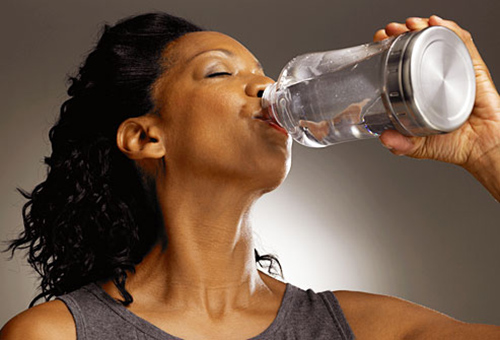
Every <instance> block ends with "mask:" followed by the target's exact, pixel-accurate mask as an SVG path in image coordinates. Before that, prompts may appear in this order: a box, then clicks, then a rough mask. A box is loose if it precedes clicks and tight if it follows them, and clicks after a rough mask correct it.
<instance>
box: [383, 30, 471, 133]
mask: <svg viewBox="0 0 500 340" xmlns="http://www.w3.org/2000/svg"><path fill="white" fill-rule="evenodd" d="M385 77H386V78H385V79H386V88H385V100H386V104H387V106H388V108H389V111H390V115H391V119H392V120H393V121H394V123H395V124H394V125H395V126H396V128H398V130H399V131H400V132H402V133H403V134H406V135H412V136H423V135H429V134H436V133H444V132H450V131H453V130H455V129H457V128H458V127H460V126H461V125H462V124H463V123H464V122H465V121H466V120H467V118H468V117H469V115H470V113H471V111H472V108H473V106H474V99H475V95H476V83H475V74H474V67H473V65H472V60H471V57H470V55H469V52H468V51H467V48H466V46H465V44H464V43H463V42H462V40H461V39H460V38H459V37H458V36H457V35H456V34H455V33H453V32H452V31H451V30H449V29H447V28H444V27H441V26H433V27H429V28H426V29H424V30H422V31H419V32H413V33H407V34H404V35H401V36H399V37H398V38H396V39H395V41H394V42H393V44H392V46H391V48H390V50H389V53H388V55H387V62H386V69H385Z"/></svg>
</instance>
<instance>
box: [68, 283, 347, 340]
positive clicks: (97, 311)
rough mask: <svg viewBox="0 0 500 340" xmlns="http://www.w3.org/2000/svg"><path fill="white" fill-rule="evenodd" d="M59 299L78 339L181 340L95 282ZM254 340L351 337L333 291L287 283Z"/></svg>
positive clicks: (343, 339) (344, 338) (333, 339)
mask: <svg viewBox="0 0 500 340" xmlns="http://www.w3.org/2000/svg"><path fill="white" fill-rule="evenodd" d="M58 299H59V300H61V301H63V302H64V303H65V304H66V306H68V309H69V311H70V312H71V314H72V315H73V319H74V320H75V324H76V332H77V339H78V340H84V339H85V340H97V339H107V340H115V339H116V340H118V339H120V340H128V339H138V340H146V339H158V340H160V339H161V340H180V338H178V337H175V336H173V335H170V334H168V333H166V332H165V331H163V330H161V329H159V328H158V327H156V326H154V325H153V324H151V323H149V322H147V321H146V320H144V319H142V318H140V317H138V316H137V315H135V314H134V313H132V312H130V311H129V310H128V309H126V308H125V307H124V306H123V305H121V304H120V303H119V302H118V301H116V300H115V299H113V298H112V297H111V296H109V295H108V294H107V293H106V292H105V291H104V290H103V289H102V288H101V287H100V286H99V285H97V284H95V283H92V284H89V285H87V286H84V287H82V288H80V289H78V290H76V291H74V292H71V293H69V294H66V295H63V296H59V297H58ZM254 339H259V340H265V339H315V340H320V339H329V340H336V339H338V340H341V339H342V340H351V339H354V334H353V332H352V330H351V328H350V327H349V325H348V323H347V321H346V319H345V317H344V314H343V313H342V310H341V309H340V305H339V303H338V301H337V299H336V298H335V295H334V294H333V293H332V292H330V291H326V292H321V293H315V292H314V291H312V290H311V289H309V290H307V291H305V290H302V289H300V288H298V287H295V286H293V285H291V284H289V283H287V285H286V289H285V294H284V296H283V301H282V302H281V306H280V308H279V310H278V315H277V316H276V319H274V321H273V322H272V323H271V325H270V326H269V327H268V328H267V329H266V330H264V331H263V332H262V333H260V334H259V335H257V336H255V337H253V338H252V339H251V340H254Z"/></svg>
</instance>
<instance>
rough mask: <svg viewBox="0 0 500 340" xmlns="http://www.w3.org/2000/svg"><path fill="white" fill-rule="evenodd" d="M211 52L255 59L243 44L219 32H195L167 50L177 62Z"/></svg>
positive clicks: (181, 38)
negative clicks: (224, 51)
mask: <svg viewBox="0 0 500 340" xmlns="http://www.w3.org/2000/svg"><path fill="white" fill-rule="evenodd" d="M211 50H228V51H230V52H232V53H234V54H239V55H246V56H248V57H251V58H252V59H255V57H254V56H253V55H252V54H251V53H250V51H248V50H247V49H246V48H245V47H244V46H243V45H242V44H240V43H239V42H238V41H236V40H235V39H233V38H231V37H230V36H228V35H225V34H223V33H219V32H210V31H208V32H207V31H205V32H193V33H188V34H186V35H183V36H182V37H180V38H179V39H177V40H176V41H175V42H173V43H172V44H171V45H169V46H168V47H167V49H166V50H165V54H166V55H168V56H170V58H172V57H173V59H174V60H175V62H183V61H184V62H186V61H189V60H191V59H193V58H194V57H196V56H197V55H199V54H200V53H203V52H206V51H211Z"/></svg>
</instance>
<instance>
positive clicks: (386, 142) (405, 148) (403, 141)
mask: <svg viewBox="0 0 500 340" xmlns="http://www.w3.org/2000/svg"><path fill="white" fill-rule="evenodd" d="M419 139H422V138H417V137H406V136H403V135H402V134H400V133H399V132H397V131H394V130H387V131H384V132H383V133H382V135H381V136H380V142H381V143H382V145H383V146H385V147H386V148H388V149H389V150H391V152H392V153H393V154H395V155H399V156H402V155H411V154H413V153H414V152H415V151H416V150H417V149H418V145H419V144H420V143H418V142H417V141H418V140H419Z"/></svg>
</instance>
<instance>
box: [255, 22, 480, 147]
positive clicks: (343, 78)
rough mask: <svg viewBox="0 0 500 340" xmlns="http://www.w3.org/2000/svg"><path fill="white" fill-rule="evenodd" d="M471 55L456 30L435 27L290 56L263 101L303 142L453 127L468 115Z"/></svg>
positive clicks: (422, 132)
mask: <svg viewBox="0 0 500 340" xmlns="http://www.w3.org/2000/svg"><path fill="white" fill-rule="evenodd" d="M475 92H476V85H475V74H474V68H473V65H472V60H471V57H470V55H469V53H468V51H467V48H466V46H465V44H464V43H463V42H462V40H461V39H460V38H459V37H458V36H457V35H456V34H455V33H454V32H452V31H451V30H449V29H447V28H444V27H441V26H433V27H429V28H426V29H424V30H421V31H418V32H408V33H405V34H402V35H399V36H397V37H393V38H389V39H386V40H383V41H381V42H375V43H369V44H364V45H361V46H356V47H352V48H346V49H342V50H335V51H328V52H320V53H310V54H305V55H301V56H298V57H296V58H294V59H292V60H291V61H290V62H289V63H288V64H287V65H286V66H285V68H284V69H283V70H282V72H281V74H280V76H279V78H278V81H277V82H276V83H274V84H271V85H269V86H268V87H267V88H266V89H265V91H264V93H263V96H262V106H263V107H264V108H267V110H268V112H269V115H270V116H271V117H272V118H271V119H274V120H275V121H276V122H277V123H278V124H279V125H280V126H281V127H283V128H284V129H286V130H287V131H288V133H289V134H290V135H291V136H292V137H293V138H294V139H295V140H296V141H297V142H299V143H301V144H303V145H306V146H310V147H323V146H327V145H332V144H336V143H340V142H346V141H351V140H358V139H365V138H373V137H377V136H379V135H380V134H381V133H382V132H383V131H384V130H387V129H393V130H397V131H399V132H401V133H402V134H404V135H407V136H427V135H431V134H439V133H447V132H450V131H453V130H455V129H457V128H459V127H460V126H461V125H462V124H463V123H464V122H465V121H466V120H467V118H468V117H469V115H470V113H471V111H472V108H473V105H474V98H475Z"/></svg>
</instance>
